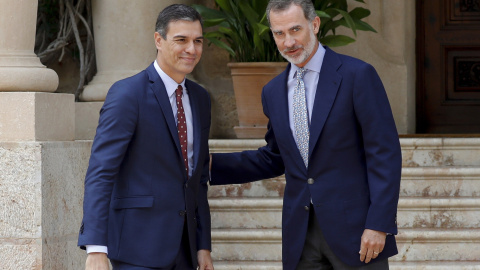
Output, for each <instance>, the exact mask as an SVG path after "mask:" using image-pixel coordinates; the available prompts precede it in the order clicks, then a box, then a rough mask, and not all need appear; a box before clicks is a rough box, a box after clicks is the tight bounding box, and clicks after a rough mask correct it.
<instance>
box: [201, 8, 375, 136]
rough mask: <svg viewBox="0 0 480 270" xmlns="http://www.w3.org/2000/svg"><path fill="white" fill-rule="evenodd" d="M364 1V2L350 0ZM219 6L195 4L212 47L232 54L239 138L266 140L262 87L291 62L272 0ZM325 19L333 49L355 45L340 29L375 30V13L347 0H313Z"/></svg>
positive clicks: (324, 34) (324, 31) (324, 38)
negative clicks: (270, 14)
mask: <svg viewBox="0 0 480 270" xmlns="http://www.w3.org/2000/svg"><path fill="white" fill-rule="evenodd" d="M350 1H356V2H360V3H365V2H364V1H363V0H350ZM215 4H216V8H215V9H211V8H208V7H205V6H203V5H193V7H194V8H195V9H196V10H197V11H198V12H199V13H200V14H201V15H202V17H203V19H204V26H205V29H206V30H205V33H204V37H205V38H206V39H207V40H208V41H209V43H210V44H214V45H216V46H218V47H219V48H221V49H224V50H226V51H228V53H229V54H230V57H231V60H232V61H233V62H231V63H229V64H228V66H229V68H230V69H231V73H232V80H233V86H234V92H235V99H236V104H237V113H238V118H239V126H237V127H234V130H235V133H236V135H237V137H238V138H261V137H263V135H264V134H265V131H266V125H267V119H266V117H265V116H264V115H263V111H262V104H261V98H260V96H261V95H260V93H261V90H262V88H263V86H264V85H265V84H266V83H267V82H268V81H270V80H271V79H273V78H274V77H275V76H276V75H278V74H279V73H280V72H282V71H283V70H284V69H285V67H286V65H287V63H286V62H284V61H285V60H284V59H283V58H282V56H281V55H280V53H279V52H278V50H277V47H276V45H275V41H274V39H273V36H272V34H271V31H270V27H269V25H268V21H267V16H266V12H265V11H266V7H267V4H268V1H267V0H215ZM314 5H315V9H316V12H317V15H318V16H319V17H320V19H321V25H320V31H319V34H318V39H319V40H320V42H321V43H322V44H323V45H327V46H330V47H337V46H344V45H347V44H350V43H352V42H354V41H355V39H354V38H352V37H350V36H346V35H337V34H336V29H337V28H338V27H341V26H343V27H346V28H349V29H351V30H352V33H353V35H354V36H356V34H357V31H372V32H376V31H375V29H373V27H371V26H370V25H369V24H368V23H366V22H364V21H363V19H364V18H365V17H367V16H369V15H370V11H369V10H368V9H366V8H363V7H356V8H354V9H352V10H350V11H349V10H348V3H347V0H314Z"/></svg>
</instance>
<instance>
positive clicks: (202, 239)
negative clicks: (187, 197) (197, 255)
mask: <svg viewBox="0 0 480 270" xmlns="http://www.w3.org/2000/svg"><path fill="white" fill-rule="evenodd" d="M207 101H208V111H207V112H208V113H207V115H208V129H210V123H211V116H210V111H211V108H210V107H211V105H210V97H208V100H207ZM206 140H207V142H205V143H206V144H207V145H208V138H207V139H206ZM202 143H203V142H202ZM202 158H203V168H202V176H201V179H200V186H199V190H198V197H197V201H198V207H197V221H198V222H197V250H201V249H206V250H212V236H211V219H210V206H209V205H208V196H207V195H208V180H209V178H210V172H209V164H210V154H209V151H208V146H207V151H206V154H205V156H204V157H202Z"/></svg>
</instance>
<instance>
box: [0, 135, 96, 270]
mask: <svg viewBox="0 0 480 270" xmlns="http://www.w3.org/2000/svg"><path fill="white" fill-rule="evenodd" d="M91 143H92V142H91V141H76V142H0V172H2V173H0V210H1V211H0V262H2V264H0V269H82V268H84V262H85V252H84V251H81V250H80V249H79V248H78V247H77V245H76V243H77V236H78V230H79V228H80V224H81V217H82V202H83V180H84V177H85V172H86V169H87V166H88V159H89V156H90V148H91ZM4 265H5V267H7V268H2V267H3V266H4ZM15 266H16V267H18V268H15Z"/></svg>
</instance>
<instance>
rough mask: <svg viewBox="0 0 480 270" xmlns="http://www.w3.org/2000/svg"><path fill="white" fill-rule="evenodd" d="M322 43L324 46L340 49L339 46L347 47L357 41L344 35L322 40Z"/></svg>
mask: <svg viewBox="0 0 480 270" xmlns="http://www.w3.org/2000/svg"><path fill="white" fill-rule="evenodd" d="M320 42H321V43H322V44H323V45H327V46H329V47H339V46H345V45H348V44H350V43H352V42H355V39H353V38H351V37H349V36H344V35H335V36H333V35H330V36H326V37H324V38H321V39H320Z"/></svg>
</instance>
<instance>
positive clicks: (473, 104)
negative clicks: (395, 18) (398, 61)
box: [417, 0, 480, 134]
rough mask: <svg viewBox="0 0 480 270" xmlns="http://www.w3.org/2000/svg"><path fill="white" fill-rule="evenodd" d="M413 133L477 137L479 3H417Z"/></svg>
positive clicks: (427, 0) (425, 0)
mask: <svg viewBox="0 0 480 270" xmlns="http://www.w3.org/2000/svg"><path fill="white" fill-rule="evenodd" d="M417 133H438V134H442V133H452V134H455V133H457V134H458V133H480V1H479V0H420V1H417Z"/></svg>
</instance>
